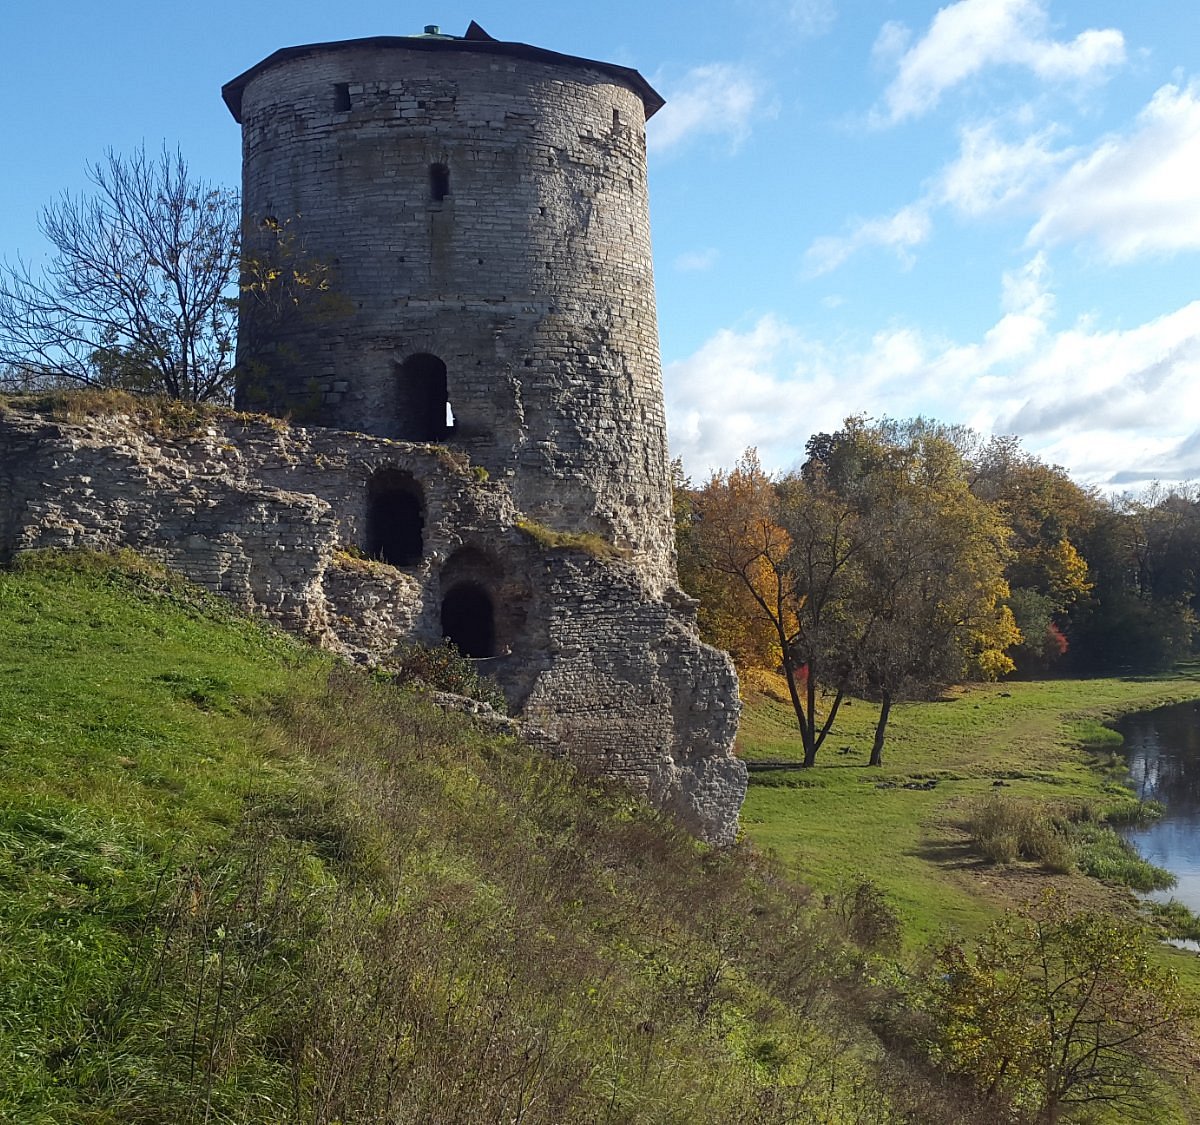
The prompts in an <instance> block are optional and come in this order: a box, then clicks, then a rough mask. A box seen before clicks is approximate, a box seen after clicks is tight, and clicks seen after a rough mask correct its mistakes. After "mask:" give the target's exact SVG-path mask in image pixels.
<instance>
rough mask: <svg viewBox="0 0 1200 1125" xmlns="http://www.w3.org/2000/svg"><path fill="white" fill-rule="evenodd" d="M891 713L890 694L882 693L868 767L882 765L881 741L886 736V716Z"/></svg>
mask: <svg viewBox="0 0 1200 1125" xmlns="http://www.w3.org/2000/svg"><path fill="white" fill-rule="evenodd" d="M891 713H892V693H891V692H890V691H884V692H883V702H882V703H881V704H880V707H879V722H877V723H876V724H875V742H874V743H873V744H872V746H871V760H870V761H869V762H868V763H867V765H869V766H882V765H883V740H884V737H885V736H886V734H887V724H888V716H890V715H891Z"/></svg>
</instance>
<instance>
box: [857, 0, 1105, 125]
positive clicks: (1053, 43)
mask: <svg viewBox="0 0 1200 1125" xmlns="http://www.w3.org/2000/svg"><path fill="white" fill-rule="evenodd" d="M909 42H910V33H909V31H908V29H907V28H905V27H904V26H903V25H902V24H898V23H895V22H891V23H887V24H885V25H884V26H883V29H882V30H881V31H880V33H879V37H878V38H877V40H876V43H875V49H874V55H875V58H876V61H877V62H880V63H884V64H886V63H888V62H891V63H892V65H894V66H895V68H896V75H895V77H894V78H893V79H892V81H891V83H890V84H889V85H888V88H887V90H886V91H885V92H884V95H883V106H882V107H881V108H880V109H878V110H876V112H875V114H874V115H873V120H874V121H875V123H876V124H888V125H893V124H896V123H897V122H900V121H904V120H906V119H907V118H912V117H919V116H921V115H922V114H924V113H926V112H928V111H929V110H931V109H932V108H933V107H934V106H936V105H937V104H938V102H939V101H940V100H941V98H942V95H943V94H945V93H946V91H948V90H951V89H953V88H954V87H956V86H959V85H961V84H962V83H963V82H965V81H967V80H968V79H969V78H971V77H973V76H974V75H976V74H978V73H980V72H981V71H984V70H986V69H989V68H991V67H997V66H1017V67H1022V68H1025V69H1026V70H1029V71H1031V72H1032V73H1034V74H1035V75H1037V77H1039V78H1041V79H1043V80H1045V81H1050V82H1062V81H1081V80H1084V79H1094V78H1097V77H1100V76H1103V75H1104V73H1105V72H1107V71H1110V70H1112V69H1113V68H1114V67H1116V66H1118V65H1120V64H1121V63H1123V62H1124V61H1125V39H1124V36H1122V34H1121V32H1120V31H1118V30H1117V29H1115V28H1104V29H1101V30H1097V29H1089V30H1087V31H1083V32H1081V33H1080V34H1079V35H1077V36H1076V37H1075V38H1074V39H1071V40H1069V41H1062V40H1057V39H1054V38H1052V37H1051V36H1050V34H1049V19H1048V16H1047V13H1046V7H1045V3H1044V0H958V2H957V3H953V4H949V5H947V6H946V7H944V8H942V9H940V10H939V11H938V13H937V15H935V16H934V17H933V22H932V23H931V24H930V25H929V29H928V31H926V33H925V34H924V35H923V36H922V37H921V38H920V39H918V40H917V41H916V42H915V43H912V45H911V46H910V45H909Z"/></svg>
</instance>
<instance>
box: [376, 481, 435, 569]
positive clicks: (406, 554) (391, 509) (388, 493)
mask: <svg viewBox="0 0 1200 1125" xmlns="http://www.w3.org/2000/svg"><path fill="white" fill-rule="evenodd" d="M424 508H425V503H424V497H423V496H422V493H421V486H420V485H419V484H417V482H416V481H415V480H414V479H413V477H412V476H411V475H410V474H409V473H401V472H397V471H396V470H394V469H384V470H383V471H381V472H378V473H376V474H375V475H374V476H373V477H372V478H371V480H370V483H369V484H368V485H367V554H368V555H370V556H371V557H372V558H375V559H380V560H382V561H383V562H385V563H390V564H391V565H392V566H416V565H417V564H418V563H419V562H420V561H421V555H422V553H423V552H424V548H425V544H424V531H425V514H424Z"/></svg>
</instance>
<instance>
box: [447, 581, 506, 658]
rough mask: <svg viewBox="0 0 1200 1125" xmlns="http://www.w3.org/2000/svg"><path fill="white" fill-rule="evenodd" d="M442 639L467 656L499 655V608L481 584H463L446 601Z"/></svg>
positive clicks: (451, 590) (450, 590)
mask: <svg viewBox="0 0 1200 1125" xmlns="http://www.w3.org/2000/svg"><path fill="white" fill-rule="evenodd" d="M442 636H443V637H445V638H446V639H447V640H449V641H453V642H454V643H455V644H456V645H457V646H458V650H459V652H461V653H462V654H463V655H464V656H472V657H488V656H495V655H496V608H495V606H494V605H493V604H492V596H491V594H489V593H488V592H487V590H485V589H484V588H483V587H482V586H481V585H480V584H479V583H478V582H460V583H458V585H456V586H452V587H451V588H450V589H449V590H448V591H447V592H446V595H445V597H443V598H442Z"/></svg>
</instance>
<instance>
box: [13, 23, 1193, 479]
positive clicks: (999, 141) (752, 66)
mask: <svg viewBox="0 0 1200 1125" xmlns="http://www.w3.org/2000/svg"><path fill="white" fill-rule="evenodd" d="M471 19H476V20H478V21H479V22H480V23H481V24H482V25H483V26H484V27H485V28H486V29H487V30H488V31H489V32H490V33H491V34H492V35H494V36H496V37H497V38H500V39H509V40H516V41H521V42H527V43H533V44H536V45H538V46H544V47H548V48H551V49H554V50H559V51H564V52H567V53H570V54H577V55H584V56H590V57H593V58H600V59H605V60H608V61H611V62H617V63H622V64H625V65H629V66H635V67H637V68H638V69H639V70H640V71H641V72H642V73H643V74H644V75H645V76H646V77H647V78H648V79H650V81H651V82H652V83H654V84H655V86H656V87H657V88H658V89H659V90H660V92H661V93H662V94H663V95H664V96H665V97H666V98H667V103H668V104H667V107H666V108H665V109H664V110H662V111H661V112H660V113H659V114H658V116H657V117H655V118H654V119H653V120H652V121H651V122H650V125H649V141H650V150H651V158H650V159H651V208H652V218H653V226H654V245H655V265H656V278H657V284H658V298H659V328H660V333H661V336H662V344H663V362H664V375H665V385H666V394H667V409H668V419H669V423H670V430H671V443H672V449H673V452H675V453H677V454H680V455H682V456H683V457H684V458H685V462H686V464H687V467H688V469H689V471H691V473H692V474H693V475H694V476H702V475H703V474H704V473H705V472H706V471H707V470H708V469H709V468H712V467H715V466H718V465H728V464H730V463H732V461H733V460H734V459H735V458H736V457H737V455H738V454H739V453H740V452H741V450H742V449H744V448H745V447H746V446H748V445H756V446H757V447H758V448H759V450H760V453H761V455H762V458H763V460H764V462H765V463H766V464H767V465H769V466H772V467H775V468H787V467H790V466H791V465H793V464H795V463H796V462H797V461H798V459H799V458H800V457H801V456H802V454H803V448H804V443H805V441H806V440H807V438H808V437H809V435H810V434H811V433H813V432H815V431H818V430H826V429H831V428H833V427H836V426H837V425H838V423H839V421H840V419H841V418H842V417H844V416H845V415H846V414H849V413H865V414H868V415H873V416H881V415H884V414H888V415H892V416H896V417H907V416H910V415H913V414H916V413H924V414H926V415H928V416H932V417H936V418H940V419H942V420H944V421H950V422H963V423H967V424H969V425H972V426H974V427H976V428H977V429H979V430H981V431H984V432H998V433H1017V434H1020V435H1021V436H1022V438H1023V439H1024V441H1025V443H1026V445H1027V447H1028V448H1030V449H1032V450H1034V451H1036V452H1038V453H1039V454H1041V455H1042V456H1044V457H1046V458H1047V459H1048V460H1051V461H1054V462H1056V463H1060V464H1062V465H1064V466H1065V467H1066V468H1067V469H1069V470H1070V471H1071V472H1072V473H1073V474H1074V475H1076V477H1077V478H1079V479H1082V480H1087V481H1090V482H1095V483H1098V484H1102V485H1104V486H1106V487H1109V488H1117V489H1121V488H1136V487H1139V486H1140V485H1141V484H1142V483H1145V482H1146V481H1149V480H1151V479H1155V478H1157V479H1161V480H1164V481H1169V480H1177V479H1187V478H1197V477H1200V291H1198V289H1200V286H1198V282H1197V279H1198V277H1200V272H1198V267H1200V58H1198V57H1197V53H1198V51H1200V5H1196V4H1195V3H1194V2H1191V0H1159V2H1153V0H1151V2H1150V3H1146V4H1140V5H1136V6H1135V5H1131V4H1128V3H1116V2H1111V0H1091V2H1089V3H1082V2H1066V0H958V2H955V3H949V4H944V5H943V6H941V7H940V8H939V6H938V5H937V4H936V3H919V2H916V0H891V2H889V0H879V2H876V3H864V2H862V0H857V2H851V0H755V2H753V3H751V2H750V0H709V2H708V3H706V4H703V5H695V4H683V3H678V2H676V0H660V2H659V3H657V4H653V5H651V4H634V3H631V2H628V0H613V2H610V3H608V4H603V5H601V4H593V5H586V6H576V5H563V4H533V3H527V4H523V5H519V6H518V5H513V4H511V3H509V4H502V3H498V2H495V0H477V2H475V3H472V4H470V5H463V4H459V3H450V2H443V3H440V4H436V5H435V4H427V5H424V6H421V7H417V6H413V5H409V4H386V5H385V4H382V3H377V2H375V0H360V2H359V3H357V4H355V5H353V6H352V7H344V6H342V5H337V4H330V3H328V2H325V3H320V4H318V3H312V2H310V0H293V2H292V3H290V4H288V5H286V6H283V5H271V6H267V5H259V4H255V3H252V2H243V3H238V4H233V3H229V2H227V0H215V2H210V3H207V4H205V5H202V6H200V5H171V4H165V3H158V4H154V5H151V4H146V3H132V2H124V0H112V2H110V3H108V4H105V5H97V4H95V3H87V4H84V3H79V2H77V0H59V2H58V3H53V4H46V5H42V6H38V5H32V4H28V3H21V4H18V3H15V2H11V0H10V2H9V3H7V4H5V5H4V6H3V8H2V10H0V44H2V45H3V51H4V58H5V65H4V68H3V70H2V71H0V95H2V96H3V102H4V106H5V112H4V113H3V114H2V115H0V152H2V153H3V154H4V161H3V164H2V165H0V255H4V256H7V257H9V258H11V257H12V256H13V255H14V254H15V253H17V252H20V253H21V254H22V255H23V256H24V257H26V258H27V259H32V260H34V261H36V260H37V259H38V257H39V255H40V254H41V253H42V252H43V245H42V240H41V237H40V235H39V233H38V230H37V214H38V211H39V209H40V208H41V207H42V205H44V203H45V202H46V201H47V200H48V199H50V198H51V197H52V196H54V195H55V194H56V193H57V192H59V191H62V190H64V189H68V190H78V189H79V188H81V187H83V186H84V184H85V181H84V175H83V169H84V164H85V162H86V161H88V160H92V159H95V158H97V157H99V156H101V155H102V154H103V152H104V150H105V149H106V148H108V147H112V148H115V149H117V150H118V151H129V150H131V149H132V148H134V147H136V146H137V145H139V144H141V143H143V142H144V143H145V144H147V145H148V146H150V147H152V148H156V147H158V146H159V145H160V144H161V143H162V142H164V141H165V142H167V143H168V144H169V145H172V146H173V145H176V144H178V145H179V146H180V147H181V148H182V150H183V151H184V153H185V155H186V156H187V157H188V158H189V160H190V162H191V164H192V167H193V170H194V171H195V172H196V173H197V174H198V175H200V176H202V177H204V178H206V179H210V180H214V181H218V182H223V183H227V184H236V183H237V180H238V174H239V173H238V164H239V154H240V150H239V133H238V128H237V126H236V125H235V123H234V122H233V120H232V118H231V117H230V116H229V114H228V111H227V110H226V109H225V107H224V105H223V104H222V102H221V100H220V87H221V85H222V83H224V82H225V81H227V80H228V79H230V78H232V77H234V76H235V75H236V74H238V73H240V72H241V71H242V70H244V69H246V68H247V67H249V66H250V65H252V64H253V63H255V62H257V61H258V60H259V59H261V58H263V57H264V56H266V55H267V54H269V53H270V52H271V51H273V50H275V49H276V48H278V47H282V46H289V45H294V44H298V43H308V42H316V41H323V40H333V39H348V38H355V37H358V36H364V35H394V34H409V33H415V32H419V31H420V30H421V28H422V26H423V25H424V24H426V23H437V24H439V25H441V27H442V29H443V30H445V31H448V32H450V33H454V34H461V33H462V32H463V31H464V30H465V28H466V26H467V23H468V22H469V20H471Z"/></svg>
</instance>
